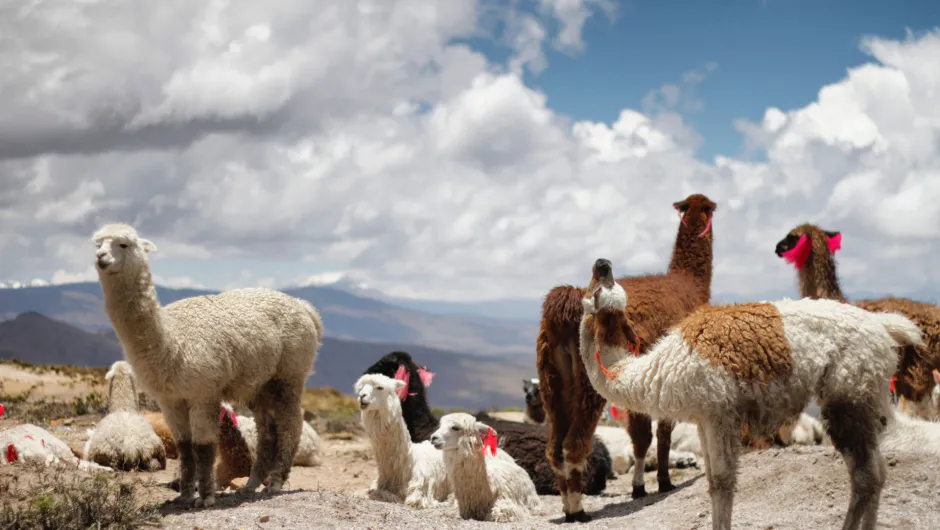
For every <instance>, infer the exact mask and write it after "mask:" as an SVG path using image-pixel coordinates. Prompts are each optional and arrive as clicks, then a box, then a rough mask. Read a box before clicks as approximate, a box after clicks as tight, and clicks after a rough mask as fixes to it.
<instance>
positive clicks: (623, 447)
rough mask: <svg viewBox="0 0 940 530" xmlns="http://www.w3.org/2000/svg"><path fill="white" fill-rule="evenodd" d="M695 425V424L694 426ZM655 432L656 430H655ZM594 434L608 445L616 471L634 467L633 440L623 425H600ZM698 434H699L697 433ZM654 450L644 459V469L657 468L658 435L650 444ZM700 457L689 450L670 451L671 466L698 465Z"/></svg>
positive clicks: (624, 471) (619, 471) (624, 470)
mask: <svg viewBox="0 0 940 530" xmlns="http://www.w3.org/2000/svg"><path fill="white" fill-rule="evenodd" d="M693 427H694V426H693ZM654 432H655V431H654ZM594 435H595V436H597V437H598V438H600V440H601V442H602V443H603V444H604V445H605V446H606V447H607V451H608V452H609V453H610V460H611V462H612V463H613V468H614V471H615V472H617V473H626V472H627V471H628V470H629V469H630V468H632V467H633V464H634V457H633V440H631V439H630V435H629V434H628V433H627V431H626V429H624V428H623V427H611V426H609V425H598V426H597V429H596V430H595V431H594ZM696 436H697V435H696ZM650 448H651V449H653V450H652V451H649V452H647V455H646V458H645V459H644V460H643V464H644V466H645V468H644V471H650V470H653V469H656V466H657V462H658V460H657V458H656V449H655V448H656V437H655V436H653V442H652V443H651V444H650ZM697 462H698V459H697V458H696V456H695V454H694V453H692V452H688V451H677V450H671V451H669V467H673V468H676V467H691V466H694V465H697Z"/></svg>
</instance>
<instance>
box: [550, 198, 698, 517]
mask: <svg viewBox="0 0 940 530" xmlns="http://www.w3.org/2000/svg"><path fill="white" fill-rule="evenodd" d="M673 207H674V208H675V209H676V210H678V212H679V216H680V219H681V221H680V223H679V232H678V234H677V235H676V242H675V246H674V247H673V252H672V261H671V262H670V263H669V269H668V272H667V273H666V274H651V275H645V276H634V277H628V278H621V279H619V280H617V283H619V284H620V285H621V286H623V288H624V289H626V290H627V292H629V293H630V306H629V308H628V309H627V317H628V318H629V319H630V321H631V322H632V323H633V326H634V329H635V331H636V334H637V337H638V339H639V346H638V350H637V354H642V353H643V352H645V351H646V348H648V347H649V346H651V345H652V344H653V342H655V341H656V340H657V339H658V338H659V337H660V336H661V335H662V334H664V333H665V332H666V330H667V329H668V328H669V327H670V326H672V325H673V324H675V323H677V322H678V321H679V320H681V319H682V318H683V317H685V316H686V315H688V314H689V313H691V312H692V311H693V310H695V309H696V308H697V307H699V306H701V305H703V304H706V303H708V300H709V298H710V297H711V280H712V230H711V221H712V214H713V213H714V211H715V203H714V202H712V201H711V200H709V199H708V197H706V196H704V195H700V194H695V195H690V196H689V197H687V198H686V199H685V200H682V201H679V202H676V203H673ZM583 296H584V291H583V289H582V288H579V287H574V286H571V285H561V286H558V287H555V288H553V289H552V290H551V291H549V293H548V295H547V296H546V297H545V301H544V303H543V304H542V320H541V323H540V328H539V335H538V340H537V348H536V350H537V355H538V360H537V364H538V373H539V390H540V391H541V394H542V401H543V403H544V406H545V412H546V414H547V415H548V420H547V422H548V424H549V426H550V429H549V442H548V447H547V448H546V453H547V455H546V456H547V457H548V461H549V462H550V463H551V465H552V469H554V471H555V476H556V477H557V479H558V490H559V491H560V492H561V499H562V505H563V509H564V512H565V522H575V521H577V522H587V521H590V520H591V517H590V516H588V515H587V514H586V513H584V508H583V506H582V504H581V497H582V492H583V484H582V477H583V472H584V465H585V460H586V458H587V455H588V454H589V452H590V451H591V440H592V438H593V436H594V430H595V429H596V428H597V422H598V420H599V419H600V416H601V412H602V411H603V409H604V404H605V403H606V400H605V399H604V398H602V397H601V396H600V395H599V394H598V393H597V391H596V390H595V389H594V388H593V387H592V386H591V382H590V380H589V379H588V376H587V373H586V372H585V369H584V365H583V364H582V362H581V356H580V353H579V351H578V348H579V343H580V335H579V332H580V331H579V330H580V326H581V314H582V311H583V309H582V305H581V298H582V297H583ZM672 427H673V422H671V421H669V420H667V419H660V421H659V423H658V427H657V434H656V438H657V448H656V456H657V459H658V462H657V478H658V480H659V491H661V492H665V491H670V490H672V489H674V488H675V486H673V485H672V482H671V481H670V479H669V448H670V444H671V443H672ZM627 431H628V432H629V433H630V438H631V439H632V440H633V451H634V458H635V460H636V463H635V465H634V475H633V497H634V498H638V497H643V496H645V495H646V488H645V487H644V485H643V469H644V465H643V461H644V460H645V457H646V452H647V450H649V446H650V444H651V442H652V438H653V429H652V422H651V418H650V417H649V416H646V415H642V414H635V413H633V412H630V413H629V416H628V423H627Z"/></svg>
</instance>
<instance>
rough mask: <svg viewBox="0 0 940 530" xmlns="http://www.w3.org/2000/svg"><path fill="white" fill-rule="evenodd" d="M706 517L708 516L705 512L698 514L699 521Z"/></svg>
mask: <svg viewBox="0 0 940 530" xmlns="http://www.w3.org/2000/svg"><path fill="white" fill-rule="evenodd" d="M706 515H708V514H707V513H705V512H698V518H699V519H703V518H705V516H706Z"/></svg>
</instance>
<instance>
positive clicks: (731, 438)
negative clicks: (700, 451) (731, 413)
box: [705, 424, 741, 530]
mask: <svg viewBox="0 0 940 530" xmlns="http://www.w3.org/2000/svg"><path fill="white" fill-rule="evenodd" d="M739 433H740V430H739V428H738V427H737V426H733V427H729V426H728V425H715V424H712V425H706V426H705V439H706V440H707V441H706V442H705V445H706V447H707V448H708V449H707V451H708V457H707V459H706V462H707V464H706V465H707V466H708V476H709V481H708V493H709V494H710V495H711V498H712V530H731V511H732V506H733V504H734V486H735V482H736V481H737V471H738V453H739V451H740V448H741V439H740V434H739Z"/></svg>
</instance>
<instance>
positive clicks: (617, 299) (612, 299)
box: [581, 258, 627, 315]
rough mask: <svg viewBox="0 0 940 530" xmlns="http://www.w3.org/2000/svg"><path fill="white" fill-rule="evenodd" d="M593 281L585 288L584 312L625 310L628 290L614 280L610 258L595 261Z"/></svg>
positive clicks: (589, 313)
mask: <svg viewBox="0 0 940 530" xmlns="http://www.w3.org/2000/svg"><path fill="white" fill-rule="evenodd" d="M591 270H592V277H591V283H589V284H588V287H587V289H585V293H584V298H582V299H581V304H582V305H583V306H584V313H585V314H588V315H593V314H595V313H597V312H598V311H601V310H603V309H609V310H612V311H625V310H626V309H627V292H626V291H624V290H623V287H621V286H620V284H618V283H617V282H615V281H614V268H613V265H612V264H611V263H610V260H609V259H605V258H599V259H598V260H597V261H595V262H594V266H593V268H592V269H591Z"/></svg>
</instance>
